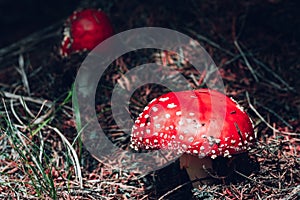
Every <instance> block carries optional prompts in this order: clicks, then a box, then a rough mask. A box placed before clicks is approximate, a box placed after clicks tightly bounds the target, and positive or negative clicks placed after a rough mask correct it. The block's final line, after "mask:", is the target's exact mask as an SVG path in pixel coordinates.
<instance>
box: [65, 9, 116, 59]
mask: <svg viewBox="0 0 300 200" xmlns="http://www.w3.org/2000/svg"><path fill="white" fill-rule="evenodd" d="M112 35H113V27H112V25H111V23H110V21H109V19H108V17H107V16H106V14H105V13H104V12H103V11H101V10H96V9H85V10H81V11H75V12H74V13H73V14H72V15H71V16H70V17H69V18H68V19H67V21H66V22H65V28H64V39H63V41H62V44H61V48H60V54H61V55H62V56H64V57H65V56H69V55H70V54H71V53H73V52H81V51H86V50H88V51H90V50H92V49H93V48H94V47H96V46H97V45H98V44H99V43H100V42H102V41H103V40H105V39H107V38H108V37H110V36H112Z"/></svg>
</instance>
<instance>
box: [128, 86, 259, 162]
mask: <svg viewBox="0 0 300 200" xmlns="http://www.w3.org/2000/svg"><path fill="white" fill-rule="evenodd" d="M212 99H214V100H213V102H214V104H216V103H217V104H220V105H221V106H222V105H224V106H225V107H226V110H224V109H225V108H224V109H221V110H217V112H225V114H224V115H223V116H224V117H225V118H224V121H223V120H218V119H217V118H218V115H216V114H214V115H212V108H213V106H215V105H212ZM224 101H225V102H224ZM195 109H197V110H195ZM217 114H218V113H217ZM220 116H221V115H220ZM214 126H218V127H219V129H214V128H213V127H214ZM210 130H213V131H214V130H219V133H217V134H216V133H214V134H209V131H210ZM254 138H255V135H254V130H253V125H252V122H251V120H250V118H249V117H248V115H247V114H246V113H245V112H244V111H243V109H242V108H241V107H240V106H239V105H238V104H237V103H236V102H235V101H233V100H232V99H231V98H229V97H227V96H225V95H224V94H222V93H220V92H217V91H214V90H209V89H199V90H195V91H181V92H170V93H167V94H164V95H162V96H160V97H158V98H156V99H153V100H152V101H151V102H150V103H149V104H148V106H146V107H145V109H144V111H143V112H142V113H141V114H140V115H139V117H138V118H137V119H136V121H135V124H134V126H133V128H132V136H131V146H132V147H133V148H134V149H136V150H138V149H172V150H178V151H179V152H180V153H183V152H184V153H188V154H192V155H195V156H199V157H205V156H211V157H212V158H215V157H217V156H224V157H230V156H231V155H232V154H237V153H241V152H244V151H246V150H247V149H248V148H249V147H251V144H252V143H253V142H254Z"/></svg>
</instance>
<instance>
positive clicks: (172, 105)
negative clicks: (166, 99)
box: [167, 103, 177, 108]
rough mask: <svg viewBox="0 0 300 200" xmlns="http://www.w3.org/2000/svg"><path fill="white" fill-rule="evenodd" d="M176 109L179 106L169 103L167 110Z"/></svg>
mask: <svg viewBox="0 0 300 200" xmlns="http://www.w3.org/2000/svg"><path fill="white" fill-rule="evenodd" d="M176 107H177V105H175V104H174V103H169V104H168V105H167V108H176Z"/></svg>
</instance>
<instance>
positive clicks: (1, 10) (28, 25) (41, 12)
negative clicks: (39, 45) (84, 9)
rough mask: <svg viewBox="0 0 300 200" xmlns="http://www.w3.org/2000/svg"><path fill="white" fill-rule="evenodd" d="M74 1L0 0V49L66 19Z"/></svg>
mask: <svg viewBox="0 0 300 200" xmlns="http://www.w3.org/2000/svg"><path fill="white" fill-rule="evenodd" d="M78 2H79V1H76V0H51V1H43V0H13V1H11V0H0V48H1V47H4V46H7V45H9V44H11V43H14V42H16V41H18V40H20V39H22V38H23V37H25V36H27V35H28V34H30V33H32V32H35V31H38V30H40V29H42V28H45V27H47V26H49V25H51V24H53V23H55V22H57V21H58V20H61V19H63V18H65V17H67V16H68V15H69V14H70V13H72V11H73V10H74V9H75V8H76V7H77V6H78Z"/></svg>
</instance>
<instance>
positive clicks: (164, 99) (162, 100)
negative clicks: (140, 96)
mask: <svg viewBox="0 0 300 200" xmlns="http://www.w3.org/2000/svg"><path fill="white" fill-rule="evenodd" d="M169 99H170V98H169V97H165V98H163V97H161V98H159V99H158V101H160V102H165V101H168V100H169Z"/></svg>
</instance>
